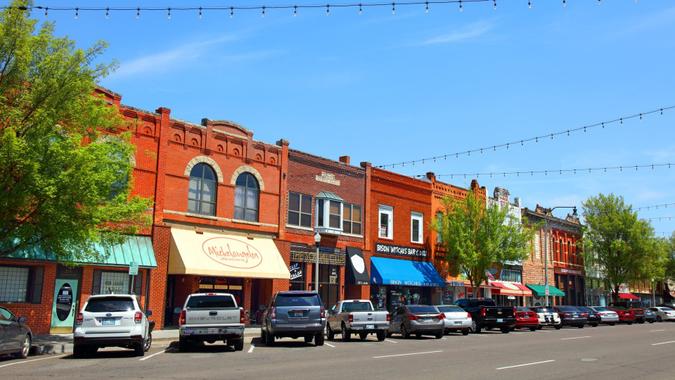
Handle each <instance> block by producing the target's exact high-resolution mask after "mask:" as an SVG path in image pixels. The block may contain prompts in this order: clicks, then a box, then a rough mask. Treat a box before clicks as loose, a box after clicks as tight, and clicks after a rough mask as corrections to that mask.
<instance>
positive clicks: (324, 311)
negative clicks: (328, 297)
mask: <svg viewBox="0 0 675 380" xmlns="http://www.w3.org/2000/svg"><path fill="white" fill-rule="evenodd" d="M321 318H326V309H324V308H323V306H321Z"/></svg>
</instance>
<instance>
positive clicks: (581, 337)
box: [560, 335, 591, 340]
mask: <svg viewBox="0 0 675 380" xmlns="http://www.w3.org/2000/svg"><path fill="white" fill-rule="evenodd" d="M590 337H591V336H590V335H584V336H571V337H568V338H560V340H574V339H586V338H590Z"/></svg>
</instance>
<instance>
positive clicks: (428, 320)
mask: <svg viewBox="0 0 675 380" xmlns="http://www.w3.org/2000/svg"><path fill="white" fill-rule="evenodd" d="M422 322H424V323H429V322H431V319H429V318H424V319H422Z"/></svg>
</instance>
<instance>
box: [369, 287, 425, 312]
mask: <svg viewBox="0 0 675 380" xmlns="http://www.w3.org/2000/svg"><path fill="white" fill-rule="evenodd" d="M371 302H372V303H373V305H374V306H375V307H376V308H377V309H378V310H388V311H389V312H393V311H394V310H396V308H397V307H399V306H400V305H420V304H421V305H428V304H429V303H430V302H431V289H430V288H426V287H418V286H371Z"/></svg>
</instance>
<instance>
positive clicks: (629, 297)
mask: <svg viewBox="0 0 675 380" xmlns="http://www.w3.org/2000/svg"><path fill="white" fill-rule="evenodd" d="M619 298H620V299H622V300H639V299H640V297H638V296H636V295H635V294H632V293H619Z"/></svg>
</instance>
